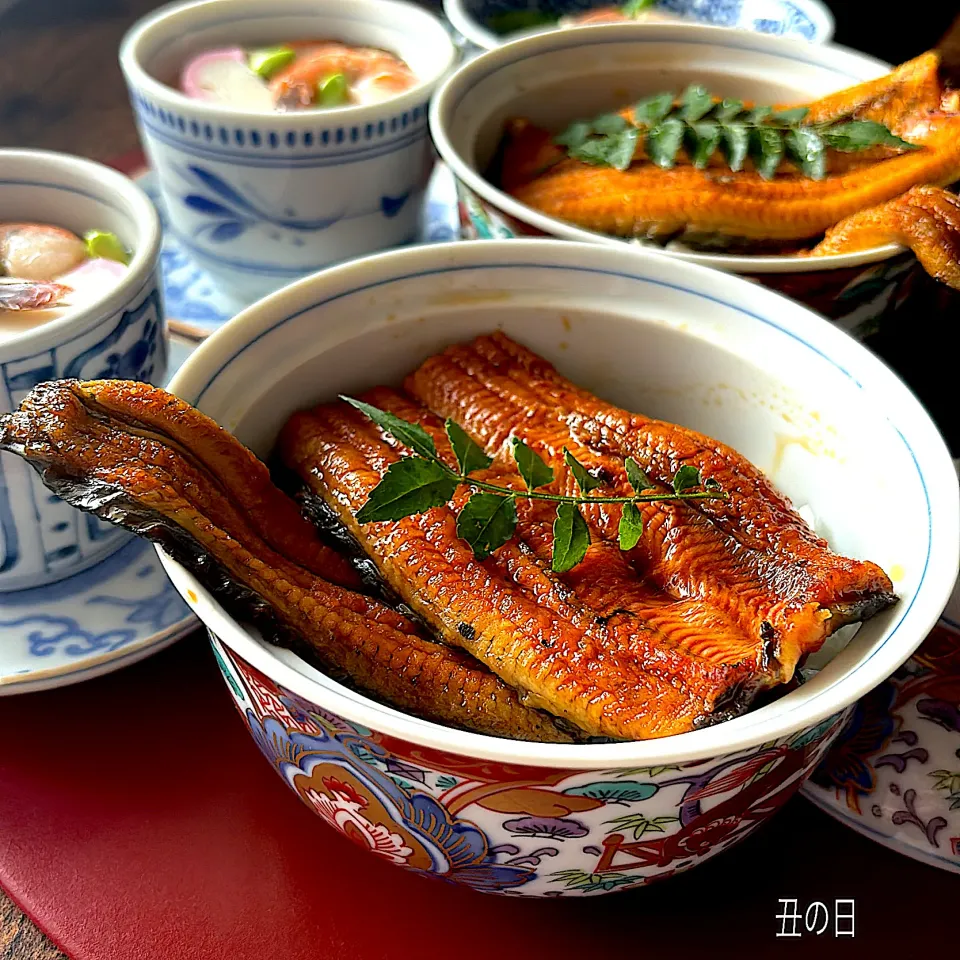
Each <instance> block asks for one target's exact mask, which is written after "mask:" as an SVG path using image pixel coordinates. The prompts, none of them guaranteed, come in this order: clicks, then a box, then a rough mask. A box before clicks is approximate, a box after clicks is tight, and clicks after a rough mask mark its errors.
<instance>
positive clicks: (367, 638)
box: [0, 380, 575, 743]
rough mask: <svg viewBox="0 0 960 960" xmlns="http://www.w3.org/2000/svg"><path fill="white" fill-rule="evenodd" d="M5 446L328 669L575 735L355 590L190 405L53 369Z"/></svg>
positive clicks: (457, 713) (398, 701)
mask: <svg viewBox="0 0 960 960" xmlns="http://www.w3.org/2000/svg"><path fill="white" fill-rule="evenodd" d="M0 449H2V450H7V451H10V452H12V453H15V454H18V455H19V456H21V457H23V458H24V459H25V460H26V461H27V462H28V463H29V464H30V465H31V466H32V467H34V468H35V469H36V470H37V471H38V472H39V473H40V476H41V477H42V479H43V481H44V483H45V484H46V485H47V486H48V487H49V488H50V489H51V490H52V491H53V492H54V493H56V494H57V495H58V496H60V497H62V498H63V499H64V500H66V501H67V502H68V503H70V504H72V505H73V506H75V507H78V508H80V509H81V510H86V511H88V512H91V513H94V514H96V515H97V516H99V517H102V518H103V519H105V520H109V521H112V522H113V523H118V524H120V525H122V526H124V527H127V528H128V529H130V530H132V531H133V532H134V533H137V534H139V535H140V536H142V537H146V538H147V539H150V540H153V541H155V542H156V543H158V544H160V545H161V546H162V547H163V548H164V549H165V550H167V552H168V553H170V555H171V556H173V557H174V558H175V559H177V560H178V561H179V562H181V563H182V564H184V565H185V566H186V567H187V568H189V569H190V570H192V571H193V572H194V573H195V574H196V575H197V577H198V579H200V581H201V582H202V583H203V584H204V585H205V586H206V587H207V588H208V589H209V590H210V591H211V592H212V593H213V594H214V595H215V596H217V598H218V599H219V600H221V601H222V602H223V603H224V604H225V606H227V608H228V609H230V610H231V612H233V613H235V614H236V615H237V616H240V617H247V618H249V619H250V620H251V621H252V622H254V623H255V624H256V625H257V626H258V627H259V628H260V629H261V630H262V631H263V632H264V634H265V635H266V636H268V637H269V638H271V639H273V640H275V641H276V642H278V643H281V644H283V645H284V646H289V647H290V648H291V649H293V650H295V651H296V652H298V653H302V654H304V655H305V656H306V657H307V659H310V660H314V661H316V662H317V663H318V664H319V665H320V666H321V667H322V668H323V669H324V670H325V671H326V672H328V673H329V674H331V675H332V676H334V677H336V678H337V679H340V680H343V681H344V682H347V683H349V684H350V685H351V686H353V687H354V688H356V689H358V690H360V691H362V692H365V693H367V694H369V695H371V696H372V697H374V698H375V699H378V700H380V701H383V702H387V703H390V704H392V705H393V706H396V707H398V708H399V709H401V710H406V711H408V712H410V713H413V714H415V715H418V716H421V717H424V718H425V719H429V720H434V721H437V722H439V723H447V724H451V725H454V726H458V727H463V728H466V729H471V730H475V731H478V732H480V733H486V734H489V735H491V736H500V737H507V738H512V739H524V740H536V741H542V742H556V743H566V742H571V741H572V740H573V739H574V738H575V736H572V735H571V733H569V732H568V731H566V730H565V729H563V728H562V726H560V725H558V724H557V723H556V722H555V720H554V718H552V717H550V716H549V715H547V714H546V713H543V712H542V711H540V710H537V709H534V708H532V707H530V706H528V705H525V704H524V703H523V702H522V701H521V699H520V697H519V696H518V694H517V693H516V691H514V690H513V689H512V688H510V687H509V686H507V685H506V684H505V683H504V682H503V681H502V680H500V679H499V678H498V677H497V676H496V675H495V674H493V673H492V672H490V671H489V670H488V669H486V668H485V667H484V666H483V665H482V664H480V663H478V662H477V661H476V660H474V659H473V658H472V657H470V656H468V655H467V654H465V653H464V652H463V651H461V650H457V649H454V648H451V647H448V646H446V645H444V644H442V643H438V642H436V641H435V640H433V639H432V638H430V637H429V636H428V635H427V634H426V633H424V631H423V630H422V628H421V627H420V626H419V625H417V624H415V623H413V622H412V621H411V620H410V618H408V617H406V616H403V615H402V614H401V613H399V612H397V611H395V610H393V609H391V608H390V607H388V606H386V605H385V604H383V603H381V602H379V601H378V600H376V599H374V598H371V597H368V596H364V595H362V594H361V593H358V592H355V590H354V589H351V588H356V587H358V586H359V583H360V581H359V578H358V576H357V574H356V572H355V571H354V569H353V567H352V566H351V565H350V563H349V562H348V561H346V560H345V559H344V558H343V557H342V556H340V555H339V554H338V553H336V552H334V551H333V550H331V549H330V548H329V547H328V546H326V545H325V544H324V543H322V542H321V540H320V539H319V536H318V533H317V530H316V528H315V527H314V526H313V525H312V524H311V523H309V522H308V521H307V520H305V519H304V518H303V517H302V515H301V513H300V510H299V508H298V507H297V505H296V504H295V503H294V501H292V500H290V499H289V498H288V497H287V496H286V495H285V494H283V493H282V492H281V491H280V490H278V489H277V488H276V487H275V486H274V485H273V484H272V483H271V481H270V476H269V473H268V471H267V469H266V467H265V466H264V465H263V464H262V463H261V462H260V461H259V460H258V459H257V458H256V457H255V456H254V455H253V454H252V453H251V452H250V451H249V450H247V449H246V448H245V447H243V446H242V445H241V444H240V443H239V442H238V441H237V440H236V439H234V438H233V437H232V436H231V435H230V434H229V433H227V432H226V431H224V430H222V429H221V428H220V427H218V426H217V425H216V424H215V423H214V422H213V421H212V420H210V419H209V418H207V417H205V416H204V415H203V414H201V413H199V412H198V411H196V410H194V409H193V408H192V407H190V406H189V405H187V404H186V403H184V402H183V401H181V400H179V399H177V398H176V397H174V396H172V395H171V394H168V393H166V392H164V391H163V390H159V389H156V388H154V387H150V386H148V385H146V384H143V383H134V382H129V381H122V380H101V381H90V382H86V383H81V382H79V381H76V380H60V381H53V382H50V383H43V384H40V385H39V386H37V387H35V388H34V389H33V390H32V391H31V392H30V394H29V395H28V396H27V397H26V399H24V401H23V402H22V404H21V406H20V409H19V410H18V411H16V412H14V413H11V414H7V415H5V416H3V417H2V418H0Z"/></svg>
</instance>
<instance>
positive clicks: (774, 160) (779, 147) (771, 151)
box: [750, 127, 783, 180]
mask: <svg viewBox="0 0 960 960" xmlns="http://www.w3.org/2000/svg"><path fill="white" fill-rule="evenodd" d="M750 157H751V159H752V160H753V165H754V167H756V169H757V173H759V174H760V176H761V177H763V179H764V180H770V179H771V178H772V177H773V175H774V173H776V172H777V167H779V166H780V161H781V160H782V159H783V131H782V130H778V129H777V128H776V127H754V128H753V129H752V130H751V131H750Z"/></svg>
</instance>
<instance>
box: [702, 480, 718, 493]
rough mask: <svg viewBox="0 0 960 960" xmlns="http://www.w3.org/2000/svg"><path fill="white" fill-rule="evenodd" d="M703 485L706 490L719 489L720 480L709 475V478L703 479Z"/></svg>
mask: <svg viewBox="0 0 960 960" xmlns="http://www.w3.org/2000/svg"><path fill="white" fill-rule="evenodd" d="M703 486H704V489H706V490H719V489H720V481H719V480H717V478H716V477H707V479H706V480H704V481H703Z"/></svg>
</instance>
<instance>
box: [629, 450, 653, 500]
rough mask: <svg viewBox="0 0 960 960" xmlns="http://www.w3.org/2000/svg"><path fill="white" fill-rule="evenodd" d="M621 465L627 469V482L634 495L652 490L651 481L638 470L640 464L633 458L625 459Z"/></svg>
mask: <svg viewBox="0 0 960 960" xmlns="http://www.w3.org/2000/svg"><path fill="white" fill-rule="evenodd" d="M623 465H624V466H625V467H626V469H627V480H629V481H630V486H631V487H633V489H634V492H635V493H642V492H643V491H644V490H652V489H653V481H652V480H651V479H650V478H649V477H648V476H647V475H646V474H645V473H644V472H643V471H642V470H641V469H640V464H639V463H637V461H636V460H634V459H633V457H627V459H626V460H625V461H624V464H623Z"/></svg>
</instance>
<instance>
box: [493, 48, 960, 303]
mask: <svg viewBox="0 0 960 960" xmlns="http://www.w3.org/2000/svg"><path fill="white" fill-rule="evenodd" d="M938 68H939V57H938V55H937V54H936V53H926V54H923V55H922V56H920V57H917V58H916V59H914V60H911V61H909V62H908V63H905V64H903V65H902V66H900V67H898V68H897V69H896V70H894V71H893V72H892V73H890V74H888V75H887V76H885V77H882V78H880V79H877V80H871V81H868V82H866V83H862V84H859V85H858V86H854V87H851V88H849V89H847V90H843V91H840V92H839V93H834V94H831V95H829V96H826V97H823V98H821V99H820V100H816V101H814V102H812V103H810V104H807V105H806V106H807V107H808V108H809V112H808V114H807V117H806V120H805V122H806V123H824V122H829V121H837V120H841V119H854V120H872V121H875V122H878V123H882V124H884V125H885V126H886V127H887V128H888V129H889V130H890V131H891V132H892V133H894V134H896V135H897V136H898V137H900V138H902V139H904V140H906V141H908V142H909V143H911V144H913V145H914V146H915V148H914V149H910V150H903V151H900V150H897V149H895V148H890V147H873V148H870V149H868V150H865V151H862V152H859V153H852V154H851V153H846V154H845V153H841V152H838V151H835V150H832V149H831V150H828V152H827V173H826V176H824V177H823V178H822V179H820V180H813V179H809V178H807V177H805V176H803V175H801V174H800V173H799V172H798V171H797V170H796V168H795V167H793V166H792V164H790V163H789V162H788V161H784V162H782V163H781V165H780V167H779V169H778V171H777V172H776V175H775V176H773V178H772V179H770V180H765V179H763V178H762V177H761V176H760V175H759V173H757V172H756V170H754V169H752V168H750V165H749V162H748V164H747V168H746V169H743V170H740V171H738V172H733V171H731V170H729V169H727V168H726V167H725V166H723V164H722V162H721V161H720V160H719V159H716V160H715V161H711V164H710V165H709V166H707V167H706V168H705V169H702V170H700V169H697V168H695V167H694V166H693V165H692V164H691V163H690V162H689V159H687V158H686V157H685V155H683V154H682V153H681V155H680V157H679V158H678V161H677V164H676V166H674V167H673V168H672V169H669V170H665V169H661V168H660V167H659V166H657V165H656V164H654V163H652V162H650V161H649V160H648V159H647V158H646V157H645V155H644V152H643V149H642V148H640V149H638V150H637V152H636V154H635V156H634V160H633V162H632V164H631V165H630V166H629V167H628V168H627V169H626V170H622V171H621V170H617V169H614V168H613V167H603V166H592V165H590V164H587V163H583V162H581V161H580V160H577V159H573V158H570V157H568V156H567V155H566V152H565V151H564V150H563V149H562V148H561V147H559V146H557V145H555V144H554V143H553V140H552V135H551V133H550V132H549V131H547V130H544V129H541V128H538V127H536V126H534V125H533V124H532V123H530V122H529V121H527V120H525V119H522V118H520V119H516V120H513V121H510V122H509V123H508V124H507V127H506V137H505V142H504V149H503V155H502V161H501V165H500V170H499V173H498V177H499V182H500V185H501V186H502V187H503V189H504V190H505V191H506V192H508V193H510V194H512V195H513V196H514V197H515V198H516V199H517V200H519V201H520V202H522V203H525V204H526V205H528V206H530V207H533V208H534V209H536V210H539V211H541V212H542V213H545V214H547V215H549V216H552V217H556V218H558V219H560V220H565V221H568V222H570V223H573V224H575V225H577V226H579V227H583V228H584V229H587V230H593V231H596V232H599V233H607V234H611V235H613V236H619V237H625V238H655V237H664V238H672V237H679V239H680V240H684V239H685V237H689V238H690V239H691V240H694V239H695V238H696V239H699V238H716V237H726V238H728V241H729V242H731V243H734V242H735V243H741V242H743V243H744V244H746V245H747V246H746V249H748V250H749V249H750V247H749V244H751V243H753V244H756V245H758V246H757V249H762V246H761V245H762V244H777V245H780V246H781V247H786V248H787V249H790V247H791V245H792V248H793V249H794V250H796V249H797V248H798V247H799V246H802V245H803V244H804V243H807V244H810V243H811V242H815V241H817V240H819V239H820V238H821V237H823V235H824V234H827V237H826V239H825V241H824V242H822V243H819V244H817V245H816V246H814V247H813V249H812V250H810V251H809V254H810V255H812V256H822V255H826V254H833V253H847V252H853V251H857V250H863V249H867V248H869V247H873V246H877V245H878V244H882V243H886V242H898V243H902V244H905V245H906V246H908V247H910V248H912V249H913V250H914V252H915V253H916V254H917V256H918V258H919V259H920V261H921V263H922V264H923V265H924V266H925V267H926V268H927V269H928V270H931V272H933V273H934V275H935V276H937V277H938V278H939V279H941V280H943V281H944V282H946V283H948V284H949V285H951V286H953V287H957V288H960V257H958V251H960V217H958V215H957V213H956V209H955V207H956V204H955V201H953V199H952V198H951V197H950V195H949V194H947V193H946V191H945V190H944V189H942V188H944V187H946V186H948V185H950V184H952V183H954V182H955V181H956V180H958V179H960V92H958V91H954V90H949V89H946V88H944V86H943V85H942V84H941V82H940V79H939V75H938ZM778 109H785V107H780V108H778ZM621 116H623V118H624V119H625V120H627V122H628V123H631V124H633V123H635V120H634V117H633V111H632V109H630V108H627V109H625V110H624V111H623V112H622V113H621ZM918 187H922V188H925V189H922V190H916V189H913V188H918ZM908 191H909V197H910V199H909V200H908V201H905V202H901V203H897V202H896V198H899V197H901V196H902V195H905V194H907V193H908ZM850 218H852V219H850ZM945 251H946V252H945Z"/></svg>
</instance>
